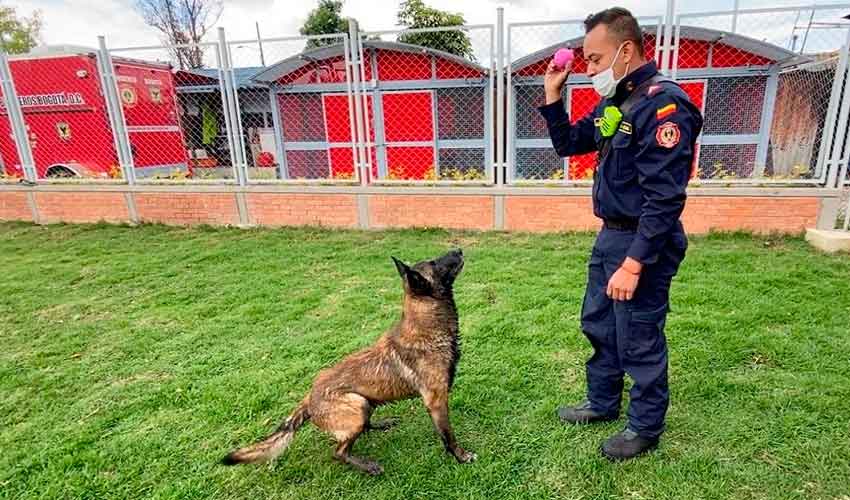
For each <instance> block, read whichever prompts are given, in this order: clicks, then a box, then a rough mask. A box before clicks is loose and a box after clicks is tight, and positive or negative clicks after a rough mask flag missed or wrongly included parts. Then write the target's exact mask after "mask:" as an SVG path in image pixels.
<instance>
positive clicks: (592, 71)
mask: <svg viewBox="0 0 850 500" xmlns="http://www.w3.org/2000/svg"><path fill="white" fill-rule="evenodd" d="M620 45H622V47H623V48H622V49H621V50H620V55H619V56H617V49H618V48H620ZM615 56H617V61H616V62H615V63H614V78H617V79H619V78H622V77H623V76H624V75H625V74H626V65H627V64H628V63H629V62H631V59H632V57H633V56H634V47H633V44H632V42H625V43H622V44H621V43H619V42H618V41H617V40H616V39H615V37H613V36H611V35H610V34H609V33H608V26H606V25H604V24H599V25H597V26H596V27H595V28H593V29H592V30H590V31H589V32H588V33H587V35H585V36H584V60H585V61H586V62H587V76H589V77H593V76H595V75H597V74H599V73H601V72H602V71H605V70H606V69H608V68H609V67H611V62H612V61H614V57H615ZM633 66H634V65H632V64H629V68H630V69H634V68H633Z"/></svg>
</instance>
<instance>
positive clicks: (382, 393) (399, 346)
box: [222, 249, 476, 476]
mask: <svg viewBox="0 0 850 500" xmlns="http://www.w3.org/2000/svg"><path fill="white" fill-rule="evenodd" d="M392 260H393V262H395V265H396V269H397V270H398V273H399V275H400V276H401V278H402V283H403V287H404V301H403V309H402V317H401V320H400V321H398V322H397V323H396V324H395V325H393V327H392V328H390V329H389V330H388V331H387V332H386V333H384V335H383V336H381V337H380V338H379V339H378V341H377V342H375V344H373V345H372V346H371V347H368V348H366V349H363V350H361V351H359V352H356V353H354V354H351V355H349V356H347V357H346V358H344V359H343V360H342V361H340V362H338V363H337V364H336V365H334V366H332V367H330V368H327V369H325V370H322V371H320V372H319V374H318V375H317V376H316V378H315V380H314V381H313V386H312V388H311V390H310V391H309V393H308V394H307V395H306V396H305V397H304V399H303V400H302V401H301V403H300V404H299V405H298V406H297V407H296V408H295V410H294V411H293V412H292V413H291V414H290V415H289V417H288V418H287V419H286V420H284V421H283V423H282V424H280V426H279V427H278V428H277V430H276V431H275V432H273V433H272V434H270V435H269V436H268V437H266V438H265V439H263V440H262V441H259V442H257V443H255V444H253V445H251V446H247V447H245V448H241V449H238V450H236V451H233V452H231V453H230V454H228V455H227V456H226V457H224V459H223V460H222V462H223V463H224V464H225V465H234V464H241V463H259V462H265V461H270V460H274V459H275V458H276V457H278V456H279V455H280V454H281V453H282V452H283V451H284V450H285V449H286V448H287V446H289V444H290V443H291V442H292V438H293V437H294V435H295V432H296V431H297V430H298V429H299V428H300V427H301V426H302V425H304V424H305V423H306V422H307V421H310V422H312V423H313V425H315V426H316V427H318V428H319V429H321V430H323V431H325V432H327V433H329V434H330V435H332V436H333V437H334V438H335V439H336V442H337V446H336V449H335V451H334V458H336V459H337V460H339V461H340V462H342V463H345V464H348V465H350V466H352V467H354V468H355V469H359V470H361V471H363V472H365V473H367V474H370V475H373V476H374V475H379V474H381V473H382V472H383V468H382V467H381V466H380V465H379V464H378V463H377V462H375V461H374V460H370V459H367V458H363V457H357V456H354V455H352V454H351V448H352V446H353V445H354V442H355V441H356V440H357V438H358V437H360V435H361V434H363V433H364V432H365V431H367V430H373V429H381V430H385V429H388V428H389V427H391V426H392V425H394V424H395V423H396V422H394V421H383V422H376V423H372V422H370V417H371V415H372V412H373V410H374V409H375V408H376V407H378V406H380V405H383V404H386V403H390V402H393V401H399V400H402V399H410V398H414V397H417V396H418V397H421V398H422V402H423V403H424V405H425V407H426V409H427V410H428V412H429V414H430V415H431V421H432V422H433V424H434V428H435V429H436V431H437V433H438V434H439V435H440V437H441V439H442V442H443V445H444V446H445V449H446V451H447V452H448V453H449V454H451V455H452V456H454V458H455V459H457V461H458V462H460V463H468V462H472V461H474V460H475V458H476V455H475V454H474V453H472V452H469V451H467V450H464V449H463V448H461V447H460V446H458V444H457V442H456V440H455V436H454V433H453V432H452V428H451V425H450V424H449V391H450V390H451V388H452V384H453V383H454V378H455V371H456V369H457V364H458V360H459V359H460V349H459V338H458V335H459V331H458V313H457V306H456V305H455V301H454V292H453V285H454V282H455V279H456V278H457V276H458V275H459V274H460V272H461V270H462V269H463V264H464V259H463V252H462V251H461V250H460V249H457V250H453V251H450V252H448V253H447V254H445V255H443V256H442V257H439V258H437V259H436V260H430V261H423V262H419V263H417V264H415V265H414V266H413V267H410V266H408V265H407V264H405V263H404V262H402V261H400V260H398V259H396V258H395V257H392Z"/></svg>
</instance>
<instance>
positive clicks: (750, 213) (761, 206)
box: [682, 196, 821, 233]
mask: <svg viewBox="0 0 850 500" xmlns="http://www.w3.org/2000/svg"><path fill="white" fill-rule="evenodd" d="M820 205H821V203H820V200H819V199H817V198H808V197H805V198H804V197H798V198H763V197H750V196H747V197H743V196H742V197H734V198H733V197H690V198H688V201H687V204H686V205H685V213H684V214H683V215H682V222H683V224H684V225H685V229H686V230H687V231H688V232H690V233H706V232H708V231H709V230H712V229H715V230H721V231H735V230H748V231H753V232H757V233H770V232H780V233H799V232H802V231H805V229H806V228H807V227H815V226H816V225H817V220H818V213H819V212H820Z"/></svg>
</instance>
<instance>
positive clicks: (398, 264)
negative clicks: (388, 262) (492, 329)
mask: <svg viewBox="0 0 850 500" xmlns="http://www.w3.org/2000/svg"><path fill="white" fill-rule="evenodd" d="M390 257H391V258H392V259H393V262H395V268H396V269H398V275H399V276H401V277H402V278H404V277H405V276H406V275H407V271H408V270H409V269H410V268H409V267H407V264H405V263H404V262H402V261H400V260H398V259H396V258H395V257H392V256H390Z"/></svg>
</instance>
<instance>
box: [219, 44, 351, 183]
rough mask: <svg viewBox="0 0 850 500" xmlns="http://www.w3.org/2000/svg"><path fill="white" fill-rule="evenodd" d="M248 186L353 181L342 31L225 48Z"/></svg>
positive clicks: (347, 70) (348, 84) (346, 52)
mask: <svg viewBox="0 0 850 500" xmlns="http://www.w3.org/2000/svg"><path fill="white" fill-rule="evenodd" d="M229 48H230V51H231V54H232V61H233V66H234V72H235V74H236V86H237V92H238V95H239V101H238V104H239V116H240V119H241V130H242V137H241V140H242V142H243V144H244V150H245V151H246V165H247V172H248V175H247V177H248V182H269V181H284V180H287V181H297V182H301V181H306V182H316V181H321V182H333V181H343V182H350V181H357V180H358V179H359V177H358V172H357V169H356V168H355V163H356V160H355V155H356V145H355V143H356V138H355V137H356V136H355V135H353V133H354V110H353V103H354V94H353V92H352V87H351V67H350V64H349V45H348V36H347V35H346V34H333V35H318V36H301V37H283V38H269V39H258V40H242V41H233V42H230V43H229Z"/></svg>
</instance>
